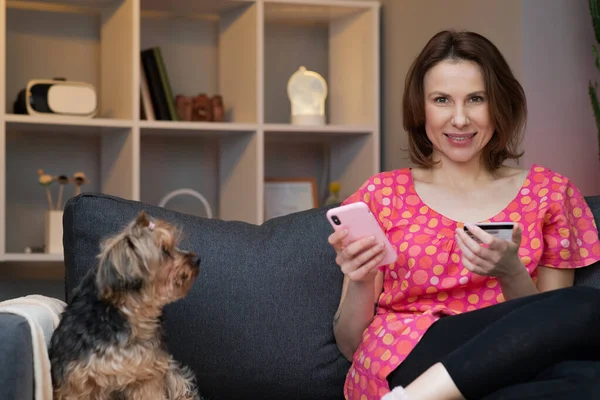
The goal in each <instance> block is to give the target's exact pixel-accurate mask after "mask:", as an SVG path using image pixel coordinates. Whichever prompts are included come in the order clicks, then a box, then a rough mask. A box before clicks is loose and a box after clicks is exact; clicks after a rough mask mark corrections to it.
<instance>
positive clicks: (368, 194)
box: [342, 172, 393, 231]
mask: <svg viewBox="0 0 600 400" xmlns="http://www.w3.org/2000/svg"><path fill="white" fill-rule="evenodd" d="M392 186H393V178H392V173H391V172H382V173H379V174H377V175H374V176H372V177H370V178H369V179H367V180H366V181H365V182H364V183H363V184H362V185H361V186H360V187H359V188H358V189H357V190H356V191H355V192H354V193H352V194H351V195H350V196H348V197H347V198H346V199H345V200H344V201H343V202H342V205H346V204H350V203H356V202H357V201H362V202H363V203H365V204H366V205H367V206H368V207H369V209H370V210H371V212H372V213H373V215H374V216H375V217H376V219H377V222H378V223H379V225H380V226H381V228H382V229H383V230H384V231H386V230H387V229H386V227H385V223H384V219H383V216H382V215H381V212H380V210H381V208H382V203H383V197H384V193H386V194H387V191H390V190H392V189H391V187H392Z"/></svg>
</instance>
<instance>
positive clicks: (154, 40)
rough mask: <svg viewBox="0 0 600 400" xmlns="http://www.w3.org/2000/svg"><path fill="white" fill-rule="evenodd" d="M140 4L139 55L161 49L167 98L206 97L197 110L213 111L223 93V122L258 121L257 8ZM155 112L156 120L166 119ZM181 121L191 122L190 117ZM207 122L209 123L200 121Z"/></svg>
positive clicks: (223, 4)
mask: <svg viewBox="0 0 600 400" xmlns="http://www.w3.org/2000/svg"><path fill="white" fill-rule="evenodd" d="M141 6H142V11H141V26H140V30H141V33H140V51H142V52H143V51H145V50H148V49H151V48H155V47H158V48H160V53H161V55H162V59H163V64H164V66H165V69H166V72H167V76H168V82H169V86H170V87H171V96H167V97H168V98H170V99H172V101H173V102H175V100H174V99H175V97H176V96H177V95H182V96H186V97H188V98H191V99H192V100H193V99H194V98H195V97H196V96H200V95H201V94H205V95H206V96H207V99H208V101H205V103H204V105H199V107H197V108H195V109H194V110H198V109H203V108H204V109H206V108H208V109H209V110H212V106H210V100H211V99H212V98H213V96H215V95H221V96H222V99H223V106H224V118H223V122H231V123H257V122H258V112H257V100H258V97H257V96H258V92H257V65H256V60H257V43H258V41H257V29H258V21H257V18H258V16H257V5H256V4H255V3H254V2H249V1H199V2H184V1H176V2H168V3H167V2H159V1H148V0H146V1H142V2H141ZM140 67H142V66H140ZM146 80H147V81H149V86H152V82H156V81H157V79H155V78H151V77H148V76H146ZM154 86H155V87H158V86H160V85H159V84H154ZM158 91H160V89H158ZM167 93H168V90H167ZM162 97H163V96H160V97H159V98H162ZM153 100H154V98H153ZM153 108H155V109H156V106H155V107H153ZM154 114H155V117H154V118H155V120H159V119H164V118H160V117H159V116H158V115H157V114H158V113H157V112H155V113H154ZM163 114H164V113H163ZM171 114H172V113H171ZM178 118H179V119H180V120H183V121H186V120H189V114H188V117H187V118H186V117H182V116H181V114H179V115H178ZM204 118H208V119H209V120H210V119H211V117H210V116H209V117H201V118H200V119H204ZM145 119H150V118H145ZM171 119H173V118H171Z"/></svg>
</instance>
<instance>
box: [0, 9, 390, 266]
mask: <svg viewBox="0 0 600 400" xmlns="http://www.w3.org/2000/svg"><path fill="white" fill-rule="evenodd" d="M379 7H380V6H379V2H378V1H371V0H362V1H360V0H359V1H354V0H170V1H163V0H55V1H50V0H44V1H29V0H18V1H12V0H0V28H1V29H2V32H3V35H2V37H3V38H5V39H4V40H0V90H5V93H4V94H3V95H0V182H3V184H1V185H0V261H4V262H5V263H24V262H25V263H29V262H33V263H42V262H46V263H60V262H61V261H62V256H61V255H53V254H25V253H24V252H23V251H24V248H25V247H26V246H40V245H42V244H43V241H44V225H43V224H44V212H45V210H46V209H47V208H48V206H47V200H46V197H45V195H44V192H43V189H42V188H41V187H40V186H39V185H38V184H37V173H36V171H37V169H38V168H42V169H44V170H45V171H46V172H47V173H51V174H68V175H71V174H73V173H74V172H76V171H84V172H85V173H86V175H87V176H88V178H89V179H90V183H89V184H87V185H86V186H84V187H83V188H82V189H83V191H97V192H104V193H108V194H112V195H116V196H120V197H123V198H127V199H133V200H140V201H144V202H148V203H151V204H158V202H159V201H160V199H161V198H163V196H165V195H166V194H167V193H168V192H170V191H172V190H174V189H177V188H182V187H186V188H191V189H194V190H197V191H199V192H200V193H202V194H203V195H204V196H205V197H206V198H207V200H208V201H209V203H210V205H211V208H212V211H213V216H214V217H215V218H220V219H224V220H241V221H246V222H250V223H257V224H260V223H262V222H263V221H264V209H263V207H264V197H263V190H264V186H263V185H264V179H265V178H266V177H298V176H307V175H310V176H312V177H314V178H315V179H316V180H317V182H318V184H319V188H318V189H319V203H322V201H323V199H324V198H325V196H326V191H327V184H328V183H329V182H330V181H331V180H339V181H341V183H342V190H343V193H342V195H347V194H349V193H350V192H352V191H354V190H356V188H358V186H359V185H360V184H361V183H362V182H363V181H364V180H366V179H367V178H368V177H369V176H371V175H373V174H374V173H377V172H378V171H379V165H380V160H379V157H380V148H379V147H380V144H379V143H380V133H379V90H380V88H379V62H380V61H379ZM152 46H160V48H161V50H162V54H163V58H164V61H165V64H166V68H167V72H168V75H169V79H170V83H171V86H172V88H173V94H174V95H177V94H183V95H187V96H194V95H197V94H200V93H207V94H208V95H214V94H221V95H222V96H223V99H224V103H225V111H226V112H225V115H226V122H184V121H147V120H143V119H141V118H140V95H139V93H140V92H139V87H140V67H141V65H140V64H141V63H140V52H141V50H143V49H146V48H149V47H152ZM301 65H304V66H306V67H307V68H308V69H311V70H315V71H317V72H319V73H321V74H322V75H323V76H324V77H325V79H326V80H327V83H328V86H329V95H328V98H327V103H326V114H327V124H326V125H324V126H318V127H311V126H295V125H291V124H290V107H289V101H288V98H287V92H286V85H287V81H288V79H289V77H290V76H291V74H293V73H294V72H295V71H296V70H297V69H298V67H299V66H301ZM53 77H64V78H67V79H69V80H73V81H83V82H88V83H91V84H93V85H94V86H95V87H96V89H97V92H98V99H99V112H98V114H97V116H96V117H95V118H93V119H79V118H71V117H50V116H49V117H43V118H39V117H33V116H29V115H15V114H13V103H14V101H15V99H16V97H17V94H18V92H19V91H20V90H21V89H22V88H24V87H25V86H26V85H27V82H28V81H29V80H31V79H42V78H46V79H47V78H53ZM69 190H72V188H70V189H69ZM53 193H54V198H56V195H55V193H56V188H55V189H54V192H53ZM70 195H72V193H69V192H65V194H64V196H65V197H66V198H65V199H64V200H65V201H66V199H67V198H68V197H69V196H70ZM63 203H64V201H63ZM182 206H183V207H193V206H192V205H190V204H187V205H186V204H182ZM195 206H196V207H197V205H195ZM197 211H198V215H201V210H199V209H197ZM189 212H192V211H191V208H190V211H189Z"/></svg>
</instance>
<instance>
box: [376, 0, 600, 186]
mask: <svg viewBox="0 0 600 400" xmlns="http://www.w3.org/2000/svg"><path fill="white" fill-rule="evenodd" d="M382 4H383V7H382V57H383V59H382V68H383V71H382V79H383V85H382V104H383V105H384V108H383V110H382V112H383V115H382V133H383V143H382V145H383V150H382V156H383V161H382V163H383V168H384V169H393V168H402V167H406V166H408V165H410V163H409V160H408V158H407V153H406V152H405V151H403V150H402V149H406V147H407V136H406V132H405V131H404V129H403V128H402V113H401V107H402V90H403V85H404V77H405V75H406V72H407V70H408V68H409V66H410V63H411V62H412V60H413V59H414V57H415V56H416V55H417V53H418V52H419V50H420V49H421V48H422V47H423V46H424V45H425V43H426V41H427V40H428V39H429V38H430V37H431V36H432V35H433V34H434V33H435V32H437V31H439V30H442V29H445V28H458V29H469V30H474V31H477V32H479V33H481V34H483V35H485V36H487V37H488V38H489V39H491V40H492V41H493V42H494V43H495V44H496V45H497V46H498V47H499V48H500V50H501V51H502V52H503V54H504V56H505V57H506V59H507V60H508V62H509V64H510V65H511V67H512V68H513V71H514V73H515V74H516V76H517V78H518V79H520V80H521V83H522V84H523V86H524V88H525V91H526V94H527V97H528V106H529V108H530V116H529V121H528V125H527V128H526V132H525V140H524V142H523V146H524V150H525V152H526V155H525V157H524V158H523V159H522V160H521V163H520V164H521V166H522V167H524V168H528V167H529V166H530V165H531V164H532V163H538V164H541V165H544V166H546V167H549V168H551V169H554V170H555V171H557V172H560V173H562V174H564V175H567V176H569V177H570V178H571V179H572V180H573V181H574V183H575V184H576V185H577V186H578V187H579V188H580V189H581V191H582V192H583V194H584V195H598V194H600V160H599V156H598V151H599V147H598V139H597V135H596V131H595V125H594V116H593V113H592V111H591V108H590V104H589V98H588V94H587V82H588V80H589V79H598V80H600V74H599V73H598V72H597V71H595V70H594V67H593V57H592V53H591V45H592V43H593V41H594V35H593V30H592V27H591V20H590V18H589V14H588V8H587V7H588V6H587V4H588V3H587V1H584V0H579V1H573V0H486V1H485V2H482V1H478V0H453V1H452V2H443V1H439V0H422V1H412V0H383V1H382ZM553 148H556V149H559V150H554V149H553Z"/></svg>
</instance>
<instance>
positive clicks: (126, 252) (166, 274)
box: [49, 212, 201, 400]
mask: <svg viewBox="0 0 600 400" xmlns="http://www.w3.org/2000/svg"><path fill="white" fill-rule="evenodd" d="M178 233H179V232H178V231H177V230H176V229H175V228H174V227H173V226H171V225H170V224H168V223H167V222H165V221H160V220H151V219H150V218H149V217H148V216H147V215H146V214H145V213H144V212H141V213H140V214H139V215H138V216H137V218H136V219H135V220H134V221H132V222H131V223H130V224H129V225H128V226H127V227H125V229H124V230H123V231H122V232H120V233H118V234H116V235H115V236H113V237H110V238H108V239H106V240H104V241H103V242H102V244H101V251H100V254H99V255H98V265H97V268H93V269H91V270H90V271H89V273H88V274H86V276H85V278H84V279H83V280H82V282H81V284H80V285H79V286H78V288H77V289H76V291H75V293H74V297H73V300H72V301H71V302H70V304H69V305H68V306H67V308H66V309H65V311H64V313H63V315H62V318H61V321H60V324H59V325H58V327H57V328H56V330H55V331H54V334H53V335H52V340H51V343H50V349H49V355H50V361H51V371H52V383H53V387H54V399H55V400H71V399H97V400H104V399H106V400H117V399H132V400H137V399H140V400H142V399H144V400H151V399H169V400H171V399H178V400H179V399H181V400H183V399H200V398H201V397H200V396H199V395H198V394H197V389H196V387H195V380H194V377H193V375H192V373H191V372H190V371H189V370H188V369H187V368H185V367H182V366H180V365H179V364H178V363H177V362H176V361H175V360H174V359H173V358H172V356H171V355H170V354H169V353H168V351H167V349H166V346H165V342H164V339H163V333H162V329H161V325H160V321H159V317H160V316H161V314H162V309H163V307H164V306H165V305H166V304H168V303H171V302H173V301H176V300H178V299H181V298H183V297H184V296H185V295H186V294H187V293H188V291H189V290H190V288H191V286H192V284H193V282H194V280H195V278H196V277H197V275H198V272H199V265H200V259H199V258H198V257H197V256H196V255H195V254H194V253H191V252H184V251H182V250H180V249H178V248H177V239H178Z"/></svg>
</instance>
